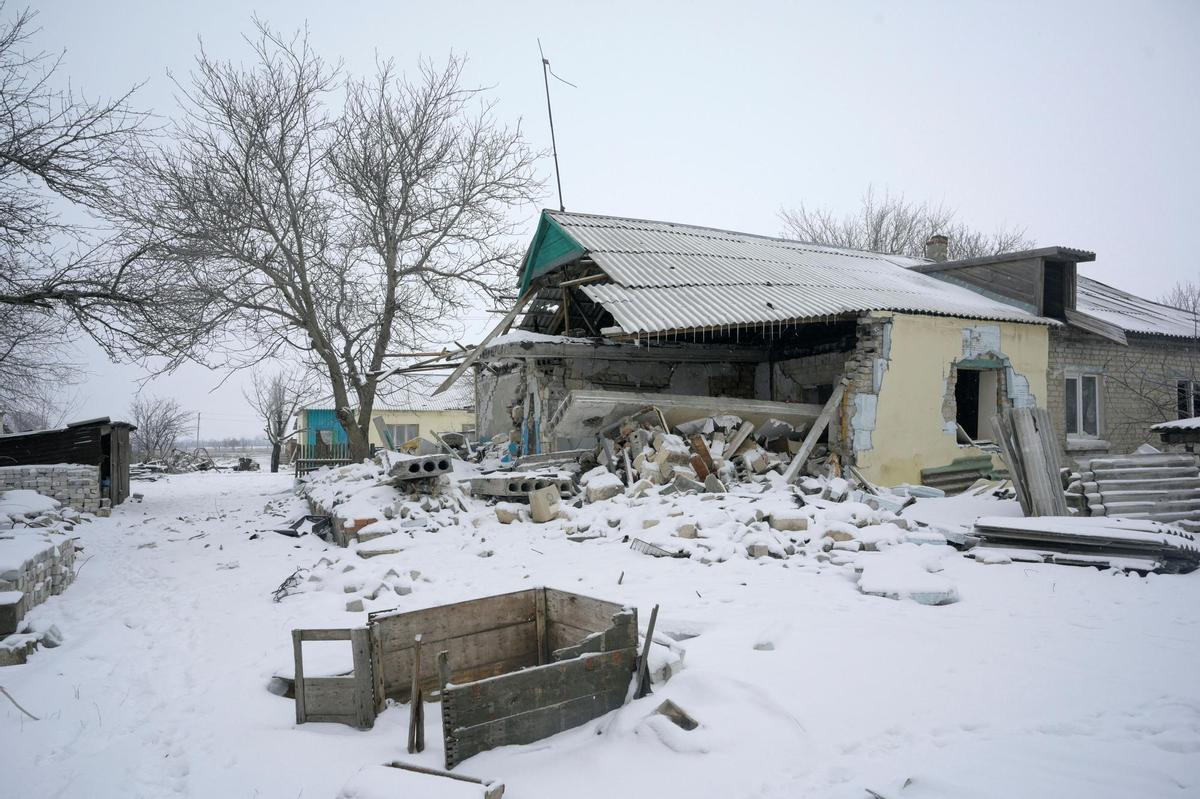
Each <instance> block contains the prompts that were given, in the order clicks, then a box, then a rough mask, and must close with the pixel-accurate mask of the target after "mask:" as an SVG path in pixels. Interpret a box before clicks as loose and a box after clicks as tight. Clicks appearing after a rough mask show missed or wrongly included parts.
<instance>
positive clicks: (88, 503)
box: [0, 463, 110, 513]
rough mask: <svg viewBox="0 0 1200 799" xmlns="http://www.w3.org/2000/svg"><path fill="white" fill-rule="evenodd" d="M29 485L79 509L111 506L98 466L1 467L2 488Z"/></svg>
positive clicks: (97, 511)
mask: <svg viewBox="0 0 1200 799" xmlns="http://www.w3.org/2000/svg"><path fill="white" fill-rule="evenodd" d="M14 488H27V489H29V490H31V491H36V492H38V493H39V494H42V495H43V496H47V497H53V498H54V499H57V500H58V501H59V502H61V503H62V504H64V505H67V506H69V507H72V508H74V509H75V510H77V511H83V512H86V513H99V512H100V509H101V508H108V507H109V506H110V502H109V500H108V499H103V500H102V499H101V498H100V469H99V467H97V466H80V465H75V464H62V463H60V464H53V465H45V466H0V491H7V490H9V489H14Z"/></svg>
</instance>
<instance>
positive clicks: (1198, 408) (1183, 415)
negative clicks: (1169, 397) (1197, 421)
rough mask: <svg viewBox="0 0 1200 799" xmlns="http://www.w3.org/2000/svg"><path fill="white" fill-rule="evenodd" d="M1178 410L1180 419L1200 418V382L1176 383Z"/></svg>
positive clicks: (1184, 381) (1183, 381)
mask: <svg viewBox="0 0 1200 799" xmlns="http://www.w3.org/2000/svg"><path fill="white" fill-rule="evenodd" d="M1176 387H1177V391H1176V396H1177V400H1176V409H1177V410H1178V411H1179V418H1180V419H1191V418H1192V417H1193V416H1200V380H1179V381H1177V382H1176Z"/></svg>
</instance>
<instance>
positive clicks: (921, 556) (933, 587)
mask: <svg viewBox="0 0 1200 799" xmlns="http://www.w3.org/2000/svg"><path fill="white" fill-rule="evenodd" d="M931 549H932V548H931V547H922V546H918V545H916V544H899V545H897V546H894V547H889V548H888V549H887V550H885V551H883V552H880V553H877V554H875V555H873V556H871V557H869V558H864V559H863V561H862V564H863V570H862V575H861V576H859V578H858V588H859V590H860V591H862V592H863V593H864V594H872V595H874V596H882V597H888V598H889V599H911V600H913V601H914V602H919V603H920V604H922V605H948V604H950V603H952V602H957V601H958V589H957V587H955V585H954V583H953V582H952V581H951V580H949V579H948V578H946V577H944V576H942V575H941V574H938V572H940V571H942V568H943V567H942V563H941V561H942V559H943V558H944V557H946V556H947V555H948V554H950V553H951V552H952V550H949V551H947V552H931V551H930V550H931ZM948 549H949V548H947V550H948Z"/></svg>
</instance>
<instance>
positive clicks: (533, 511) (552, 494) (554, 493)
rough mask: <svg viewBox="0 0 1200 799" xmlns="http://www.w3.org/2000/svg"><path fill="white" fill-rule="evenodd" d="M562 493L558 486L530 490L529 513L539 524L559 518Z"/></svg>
mask: <svg viewBox="0 0 1200 799" xmlns="http://www.w3.org/2000/svg"><path fill="white" fill-rule="evenodd" d="M561 504H562V495H561V494H559V493H558V487H557V486H552V485H550V486H546V487H545V488H539V489H537V490H535V491H530V492H529V515H530V517H532V518H533V520H534V521H535V522H537V523H538V524H543V523H545V522H548V521H552V520H554V519H556V518H558V512H559V507H560V505H561Z"/></svg>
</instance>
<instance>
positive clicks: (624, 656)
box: [442, 648, 636, 768]
mask: <svg viewBox="0 0 1200 799" xmlns="http://www.w3.org/2000/svg"><path fill="white" fill-rule="evenodd" d="M635 659H636V650H635V649H633V648H630V649H622V650H618V651H615V652H605V653H601V654H589V655H583V656H582V657H579V658H576V659H573V660H566V661H563V662H560V663H550V664H547V665H545V666H537V667H535V668H530V669H526V670H524V671H519V672H514V673H512V674H505V675H501V676H499V677H494V678H492V679H489V680H481V681H478V682H475V683H471V684H469V685H451V686H449V687H448V688H447V689H446V690H445V695H444V696H443V700H442V714H443V720H444V723H445V725H446V728H447V730H448V731H447V735H446V766H447V768H452V767H453V766H454V765H455V764H457V763H459V762H461V761H462V760H465V759H466V758H468V757H470V756H471V755H474V754H477V753H478V752H482V751H484V750H486V749H492V748H494V747H496V746H505V745H508V744H516V743H529V742H532V741H536V740H540V739H541V738H545V737H547V736H549V735H553V734H555V733H557V732H561V731H562V730H564V729H567V728H568V727H572V726H576V725H578V724H582V723H584V722H586V721H588V720H590V719H593V718H596V716H598V715H602V714H603V713H606V712H608V711H609V710H612V709H614V708H616V707H620V705H621V704H622V703H624V700H625V695H626V693H627V692H628V689H629V680H630V678H631V677H632V676H633V667H634V662H635Z"/></svg>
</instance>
